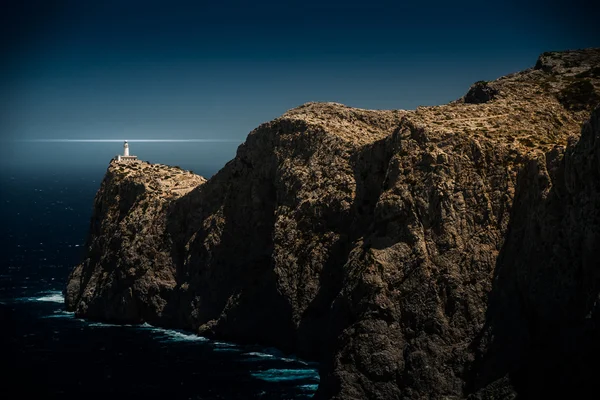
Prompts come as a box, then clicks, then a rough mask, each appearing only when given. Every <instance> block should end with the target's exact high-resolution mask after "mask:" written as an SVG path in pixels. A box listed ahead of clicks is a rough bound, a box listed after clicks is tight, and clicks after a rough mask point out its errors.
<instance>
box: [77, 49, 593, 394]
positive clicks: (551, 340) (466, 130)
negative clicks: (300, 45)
mask: <svg viewBox="0 0 600 400" xmlns="http://www.w3.org/2000/svg"><path fill="white" fill-rule="evenodd" d="M599 60H600V52H599V51H598V50H593V49H592V50H584V51H579V52H567V53H548V54H544V55H543V56H541V57H540V61H538V64H539V68H535V69H530V70H526V71H523V72H519V73H515V74H511V75H508V76H505V77H502V78H500V79H498V80H496V81H493V82H488V83H486V87H490V88H493V89H494V93H493V96H492V95H490V96H488V97H487V98H486V99H485V101H481V102H480V101H477V102H470V101H466V99H465V98H462V99H459V100H457V101H455V102H452V103H450V104H447V105H441V106H435V107H419V108H417V110H414V111H405V110H395V111H394V110H392V111H375V110H360V109H355V108H350V107H346V106H343V105H341V104H336V103H309V104H306V105H303V106H301V107H298V108H295V109H293V110H290V111H288V112H287V113H285V114H284V115H282V116H281V117H280V118H277V119H275V120H273V121H271V122H268V123H265V124H263V125H261V126H259V127H258V128H256V129H255V130H254V131H252V132H251V133H250V134H249V135H248V138H247V139H246V142H245V143H244V144H242V145H241V146H240V147H239V148H238V151H237V155H236V157H235V158H234V159H233V160H231V161H230V162H229V163H227V164H226V165H225V166H224V167H223V169H221V171H219V172H218V173H217V174H216V175H215V176H213V177H212V178H211V179H209V180H208V181H205V180H204V179H203V178H201V177H198V176H196V175H193V174H191V173H188V172H185V171H181V170H178V169H176V168H170V167H166V166H156V165H151V164H144V163H136V164H132V165H127V166H121V165H118V164H117V163H113V164H111V165H110V167H109V169H108V171H107V175H106V177H105V180H104V182H103V183H102V186H101V188H100V190H99V192H98V195H97V196H96V200H95V209H94V215H93V217H92V222H91V233H90V236H89V238H88V243H87V253H86V256H85V258H84V261H83V262H82V264H80V265H79V266H77V267H76V268H75V270H74V271H73V273H72V275H71V278H70V280H69V284H68V287H67V290H66V302H67V306H68V308H69V309H72V310H75V312H76V313H77V315H80V316H84V317H88V318H94V319H101V320H111V321H120V322H125V321H127V322H143V321H148V322H150V323H152V324H156V325H162V326H174V327H181V328H186V329H190V330H194V331H196V332H198V333H200V334H202V335H206V336H215V337H220V338H226V339H229V340H233V341H238V342H253V343H261V344H268V345H272V346H277V347H279V348H281V349H283V350H285V351H290V352H294V353H297V354H298V355H300V356H303V357H307V358H311V359H316V360H318V361H320V362H321V370H320V373H321V384H320V387H319V391H318V396H320V397H321V398H337V399H352V398H357V399H358V398H360V399H363V398H373V399H381V398H406V399H414V398H440V399H441V398H466V397H468V396H474V398H511V396H515V395H517V394H523V395H525V396H531V397H538V396H542V395H546V394H548V393H550V394H551V393H554V392H555V393H559V392H560V391H561V390H567V388H569V387H571V388H572V387H573V386H574V385H578V386H577V387H578V388H589V386H590V385H591V382H592V381H588V380H586V379H587V378H588V377H590V376H591V375H590V374H592V373H593V372H594V371H596V370H594V369H593V368H591V369H585V368H584V367H583V364H582V362H583V361H581V360H591V359H592V358H593V357H596V356H597V355H598V351H597V350H598V349H597V345H594V343H595V342H594V340H593V338H594V337H597V336H594V335H596V329H597V328H596V326H598V325H597V323H596V319H597V315H596V312H595V307H596V306H595V304H596V302H595V300H594V299H595V298H596V296H597V294H598V284H597V277H596V274H597V269H598V268H597V265H598V264H597V262H596V260H597V259H598V257H597V254H596V252H597V250H596V249H598V248H600V243H599V237H600V236H599V235H597V234H596V232H597V230H598V227H599V224H598V216H597V215H596V214H597V210H598V209H600V207H598V206H600V204H599V203H598V202H599V198H598V196H597V182H599V181H598V179H597V178H598V173H599V169H598V160H599V159H600V151H599V150H598V148H597V138H598V136H599V135H600V133H599V130H598V112H595V113H594V114H593V115H592V117H591V120H590V110H591V109H592V108H593V107H594V105H593V104H591V103H590V104H588V103H585V101H587V100H585V99H592V100H593V99H594V98H595V97H594V96H588V97H585V99H583V100H581V98H579V97H578V100H577V101H583V102H584V104H583V106H577V107H571V106H569V105H568V104H565V102H564V100H563V99H562V97H561V96H563V94H564V91H565V89H566V88H569V87H570V85H572V84H573V82H575V81H577V80H585V81H586V82H588V83H589V84H590V85H592V88H593V91H594V93H597V91H598V88H600V83H599V82H600V81H599V78H598V76H596V75H595V72H594V71H595V70H594V68H597V67H598V65H599ZM567 64H568V65H569V67H567V66H566V65H567ZM584 85H586V86H588V84H587V83H586V84H584ZM590 101H591V100H590ZM585 121H588V122H586V123H585V125H584V128H583V134H581V126H582V123H584V122H585ZM580 361H581V363H579V362H580ZM578 363H579V364H578ZM545 376H552V377H553V379H552V385H547V386H544V383H543V377H545ZM559 378H560V379H559ZM586 385H587V386H586Z"/></svg>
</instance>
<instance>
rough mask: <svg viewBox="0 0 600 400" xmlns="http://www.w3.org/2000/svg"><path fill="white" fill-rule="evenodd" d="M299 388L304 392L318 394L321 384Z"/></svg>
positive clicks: (299, 386) (300, 386)
mask: <svg viewBox="0 0 600 400" xmlns="http://www.w3.org/2000/svg"><path fill="white" fill-rule="evenodd" d="M298 388H300V389H302V390H306V391H307V392H316V391H317V389H318V388H319V384H318V383H313V384H310V385H298Z"/></svg>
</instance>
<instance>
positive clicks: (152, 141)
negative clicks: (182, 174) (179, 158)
mask: <svg viewBox="0 0 600 400" xmlns="http://www.w3.org/2000/svg"><path fill="white" fill-rule="evenodd" d="M17 141H18V142H37V143H122V142H124V141H127V142H129V143H239V142H240V140H236V139H18V140H17Z"/></svg>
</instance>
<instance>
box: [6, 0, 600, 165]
mask: <svg viewBox="0 0 600 400" xmlns="http://www.w3.org/2000/svg"><path fill="white" fill-rule="evenodd" d="M4 5H5V7H4V11H5V12H3V15H2V16H1V17H0V19H1V22H2V23H1V24H0V32H2V40H0V50H1V51H2V56H3V57H2V61H1V63H2V67H3V74H2V75H1V76H0V167H2V168H5V169H19V168H34V169H35V168H38V169H39V168H45V169H50V170H53V169H55V170H65V168H67V169H69V168H71V169H72V168H76V167H81V168H88V167H89V168H92V169H95V170H98V169H103V166H105V165H106V163H107V162H108V161H109V160H110V158H111V157H112V156H114V155H115V154H118V153H119V152H120V151H121V149H120V148H119V146H114V145H113V146H112V147H111V146H110V145H109V144H108V143H107V144H106V146H105V145H104V144H102V143H91V142H87V144H86V142H83V141H84V140H108V139H115V138H121V137H123V138H127V139H128V140H130V141H132V142H134V141H136V140H195V141H197V142H196V143H194V142H172V143H170V144H168V143H167V142H164V143H159V142H155V143H150V142H147V143H145V144H143V145H142V143H140V145H139V146H137V145H136V146H135V147H134V148H133V149H132V152H133V153H134V154H138V155H139V156H140V157H141V158H142V159H147V160H152V161H155V162H162V163H170V162H174V163H175V164H177V165H181V166H182V167H185V166H187V168H191V169H194V170H195V171H196V170H199V171H200V170H202V171H205V173H210V174H213V173H214V172H215V171H217V170H218V169H220V168H221V167H222V166H223V165H224V164H225V163H226V162H227V161H228V160H229V159H231V158H232V157H233V156H234V155H235V150H236V148H237V146H238V145H239V144H240V143H242V142H243V141H244V140H245V138H246V136H247V134H248V133H249V132H250V131H252V129H254V128H256V127H257V126H258V125H260V124H261V123H264V122H267V121H269V120H272V119H274V118H276V117H278V116H280V115H281V114H283V113H284V112H285V111H287V110H289V109H291V108H294V107H297V106H300V105H302V104H304V103H307V102H312V101H333V102H338V103H343V104H345V105H348V106H352V107H359V108H369V109H414V108H416V107H417V106H419V105H436V104H444V103H447V102H449V101H452V100H455V99H457V98H459V97H461V96H462V95H464V94H465V93H466V91H467V90H468V88H469V86H470V85H471V84H472V83H474V82H475V81H478V80H493V79H496V78H498V77H500V76H503V75H507V74H509V73H513V72H516V71H519V70H523V69H526V68H530V67H532V66H533V65H534V64H535V61H536V59H537V57H538V55H539V54H540V53H542V52H544V51H555V50H567V49H577V48H585V47H597V46H600V41H599V40H598V38H600V34H599V32H598V31H599V26H598V24H597V23H596V22H595V21H594V19H593V18H594V15H596V14H595V13H593V12H592V10H591V9H588V8H586V7H584V6H583V3H581V4H580V3H578V2H577V1H571V2H554V3H541V2H528V3H526V4H525V3H517V2H503V3H501V4H500V3H488V2H486V3H482V2H475V1H466V2H461V3H460V4H455V3H452V4H451V3H446V2H438V1H433V2H427V3H402V2H394V3H392V2H388V1H373V2H369V4H366V3H364V2H354V1H344V2H342V1H333V2H332V1H325V2H317V1H312V0H305V1H302V2H299V1H292V2H285V3H281V2H254V3H251V4H250V3H244V2H240V1H225V2H220V3H214V2H211V3H207V2H190V1H172V2H169V3H168V5H166V4H165V3H164V2H159V1H152V0H151V1H144V2H142V1H136V0H133V1H127V2H122V1H117V0H107V1H104V2H80V1H75V0H61V1H55V2H47V1H41V0H22V1H16V0H9V1H7V2H5V3H4ZM62 139H69V141H64V142H63V141H61V140H62ZM74 140H81V141H82V142H81V143H78V142H74ZM115 140H116V139H115ZM201 140H214V142H206V141H205V142H201ZM36 141H37V142H36ZM43 141H46V142H43ZM217 141H219V142H217Z"/></svg>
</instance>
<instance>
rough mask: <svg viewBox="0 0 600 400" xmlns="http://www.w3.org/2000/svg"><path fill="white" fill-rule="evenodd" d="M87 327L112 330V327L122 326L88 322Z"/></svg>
mask: <svg viewBox="0 0 600 400" xmlns="http://www.w3.org/2000/svg"><path fill="white" fill-rule="evenodd" d="M87 326H91V327H93V328H114V327H119V328H120V327H122V326H124V325H118V324H109V323H106V322H88V323H87Z"/></svg>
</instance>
